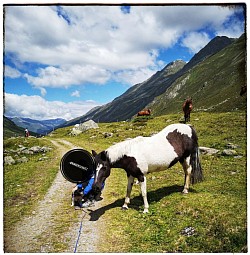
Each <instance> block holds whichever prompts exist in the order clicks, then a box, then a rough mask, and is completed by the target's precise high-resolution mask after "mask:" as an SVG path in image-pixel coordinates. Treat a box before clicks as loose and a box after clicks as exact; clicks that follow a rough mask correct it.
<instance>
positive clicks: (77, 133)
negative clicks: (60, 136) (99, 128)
mask: <svg viewBox="0 0 250 255" xmlns="http://www.w3.org/2000/svg"><path fill="white" fill-rule="evenodd" d="M81 133H82V131H81V130H79V129H76V128H73V129H72V131H71V132H70V135H79V134H81Z"/></svg>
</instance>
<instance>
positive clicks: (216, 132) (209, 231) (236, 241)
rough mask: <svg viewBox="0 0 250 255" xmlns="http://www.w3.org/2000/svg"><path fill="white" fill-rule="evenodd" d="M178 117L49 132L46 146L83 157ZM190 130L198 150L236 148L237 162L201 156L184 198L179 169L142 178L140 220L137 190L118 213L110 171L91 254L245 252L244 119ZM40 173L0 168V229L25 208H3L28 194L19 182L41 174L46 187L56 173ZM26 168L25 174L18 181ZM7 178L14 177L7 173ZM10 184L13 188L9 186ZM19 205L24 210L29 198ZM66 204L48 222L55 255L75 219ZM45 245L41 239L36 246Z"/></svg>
mask: <svg viewBox="0 0 250 255" xmlns="http://www.w3.org/2000/svg"><path fill="white" fill-rule="evenodd" d="M180 117H181V116H180V115H179V114H171V115H165V116H161V117H155V118H150V119H148V120H146V121H134V122H133V121H132V122H116V123H101V124H99V129H95V130H88V131H87V132H85V133H82V134H81V135H79V136H77V137H70V136H69V135H68V133H69V131H70V127H68V128H64V129H58V130H56V131H54V132H53V135H52V138H63V139H67V140H68V141H70V142H72V143H73V144H75V145H77V146H80V147H82V148H85V149H87V150H88V151H91V150H92V149H94V150H96V151H97V152H99V151H101V150H103V149H106V148H108V147H109V146H111V145H112V144H113V143H115V142H119V141H122V140H124V139H126V138H129V137H130V138H133V137H136V136H138V135H144V136H149V135H152V134H153V133H156V132H158V131H160V130H161V129H162V128H164V127H165V126H167V125H169V124H171V123H176V122H178V121H179V119H180ZM191 124H192V125H193V126H194V127H195V129H196V131H197V133H198V137H199V145H200V146H207V147H213V148H216V149H219V150H220V151H221V150H223V149H225V148H226V145H227V144H228V143H233V144H237V145H238V146H239V147H238V148H237V149H236V151H237V152H238V154H239V155H240V156H242V157H241V158H234V157H225V156H222V155H220V154H218V155H215V156H205V155H202V156H201V160H202V167H203V171H204V177H205V180H204V181H203V182H201V183H199V184H196V185H194V186H191V189H190V192H189V194H188V195H182V194H181V191H182V188H183V187H182V185H183V181H184V174H183V170H182V168H181V165H180V164H176V165H175V166H174V167H172V168H171V169H168V170H167V171H163V172H158V173H153V174H149V175H148V176H147V180H148V181H147V190H148V200H149V205H150V207H149V213H148V214H143V213H142V211H143V201H142V198H141V195H140V187H139V186H138V185H134V187H133V191H132V199H131V205H130V208H129V210H127V211H122V210H121V209H120V208H121V206H122V204H123V202H124V196H125V192H126V183H127V180H126V179H127V178H126V173H125V171H123V170H122V169H113V170H112V171H111V175H110V177H109V178H108V179H107V181H106V186H105V189H104V199H105V203H107V201H108V203H107V205H106V206H105V208H102V210H104V211H105V213H104V214H102V216H101V217H104V220H105V224H106V226H105V233H104V232H103V233H102V237H103V238H102V242H101V243H100V246H99V247H100V248H99V249H100V250H99V252H145V253H148V252H160V253H161V252H190V253H193V252H209V253H210V252H218V253H222V252H235V253H236V252H237V253H238V252H247V171H246V162H247V153H246V113H245V112H230V113H206V112H200V113H198V112H194V113H193V114H191ZM104 132H112V133H113V136H112V137H109V138H105V136H104ZM6 146H7V145H6ZM8 146H10V145H9V144H8ZM54 156H55V154H54ZM57 161H59V160H57ZM39 164H42V165H39ZM25 165H26V166H25ZM47 166H48V164H47V165H46V164H45V163H40V162H39V163H38V162H36V161H35V160H34V161H32V160H31V161H29V162H28V163H26V164H24V165H23V167H24V168H23V169H20V168H17V169H16V167H15V166H8V167H6V168H5V175H4V178H5V179H4V181H5V191H4V193H5V194H4V195H5V211H6V210H8V212H10V215H9V216H8V218H6V217H5V221H6V220H7V222H5V224H10V223H12V222H14V223H15V222H16V219H15V218H16V217H15V213H16V212H15V211H14V210H20V209H17V208H18V207H20V208H22V207H25V205H24V204H20V203H19V206H18V207H17V208H16V209H12V205H11V203H10V202H11V201H12V202H13V203H15V200H14V196H16V195H18V196H20V197H21V195H25V194H24V193H25V192H29V193H30V191H26V190H25V189H23V187H25V185H24V184H25V183H26V182H27V180H29V181H32V180H33V178H34V177H35V176H37V175H38V174H39V172H40V169H41V167H43V173H44V174H47V176H50V177H49V179H51V180H52V179H53V176H55V173H54V171H55V170H56V166H53V164H52V165H51V166H50V167H47ZM27 168H29V169H30V168H31V170H29V171H30V172H29V173H28V174H27V176H26V177H25V176H24V175H26V174H25V172H26V171H28V169H27ZM53 169H54V170H53ZM57 169H58V168H57ZM12 171H15V172H13V173H11V172H12ZM52 172H53V174H52ZM55 172H56V171H55ZM28 176H29V178H28ZM32 176H33V178H32ZM39 178H42V177H41V176H40V177H39ZM46 178H48V177H45V179H46ZM15 183H20V184H21V186H20V187H17V186H16V185H13V184H15ZM49 183H51V181H48V183H47V184H44V183H42V181H40V182H38V183H37V186H38V187H37V188H36V189H37V191H36V192H37V194H39V196H42V194H44V193H45V190H46V189H47V188H48V186H49ZM23 185H24V186H23ZM10 190H12V191H10ZM10 192H12V193H10ZM12 196H13V197H12ZM26 197H28V199H27V201H28V202H29V203H31V204H32V203H33V202H32V201H31V200H32V199H30V196H26ZM20 201H22V199H21V200H20ZM68 203H69V202H68V201H62V205H61V206H62V211H63V212H64V213H61V215H60V217H58V219H55V222H56V223H57V224H55V226H54V227H53V228H52V230H51V232H53V233H51V234H50V238H51V237H56V236H58V237H59V238H58V239H57V240H56V239H53V238H52V239H53V240H56V241H54V242H53V247H54V251H55V252H63V250H64V249H65V244H64V243H63V235H62V233H63V232H66V231H67V229H68V227H69V226H70V217H76V219H77V217H78V216H79V215H78V214H77V213H76V212H74V211H73V210H72V212H71V211H70V210H71V208H68V207H69V205H68ZM31 208H32V207H31ZM12 210H13V212H12ZM23 210H24V211H25V209H23ZM30 210H32V209H30ZM30 210H28V211H26V213H29V212H30ZM20 212H22V210H21V211H20ZM22 215H23V214H21V216H22ZM14 219H15V220H14ZM185 227H193V228H194V229H195V233H194V235H193V236H189V237H188V236H184V235H182V234H181V231H182V230H183V229H184V228H185ZM45 239H46V238H45V237H41V239H40V241H41V242H43V241H45ZM107 243H108V245H107Z"/></svg>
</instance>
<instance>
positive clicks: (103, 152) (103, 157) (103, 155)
mask: <svg viewBox="0 0 250 255" xmlns="http://www.w3.org/2000/svg"><path fill="white" fill-rule="evenodd" d="M101 160H102V161H106V160H107V154H106V151H102V152H101Z"/></svg>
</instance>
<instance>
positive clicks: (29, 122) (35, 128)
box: [9, 117, 66, 135]
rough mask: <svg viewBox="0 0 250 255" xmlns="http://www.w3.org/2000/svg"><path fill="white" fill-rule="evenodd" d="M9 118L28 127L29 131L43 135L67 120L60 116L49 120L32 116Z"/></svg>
mask: <svg viewBox="0 0 250 255" xmlns="http://www.w3.org/2000/svg"><path fill="white" fill-rule="evenodd" d="M9 119H10V120H12V121H13V122H14V123H15V124H16V125H17V126H19V127H22V128H28V130H29V131H32V132H35V133H38V134H42V135H44V134H47V133H49V132H51V131H52V130H53V129H54V128H56V127H57V126H59V125H61V124H63V123H65V122H66V120H64V119H60V118H58V119H49V120H33V119H30V118H21V117H13V118H11V117H9Z"/></svg>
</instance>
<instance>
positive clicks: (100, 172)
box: [92, 150, 111, 192]
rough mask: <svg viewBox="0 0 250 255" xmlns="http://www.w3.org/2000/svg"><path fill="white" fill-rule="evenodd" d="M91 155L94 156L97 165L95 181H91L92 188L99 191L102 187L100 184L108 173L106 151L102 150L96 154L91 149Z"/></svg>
mask: <svg viewBox="0 0 250 255" xmlns="http://www.w3.org/2000/svg"><path fill="white" fill-rule="evenodd" d="M92 155H93V156H94V157H95V161H96V165H97V167H96V174H95V181H94V183H93V186H92V189H93V190H94V191H95V192H99V191H101V189H102V184H103V183H104V181H105V180H106V178H107V177H109V175H110V169H111V167H110V162H109V158H108V156H107V153H106V151H102V152H101V153H99V154H97V153H96V152H95V151H94V150H92Z"/></svg>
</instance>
